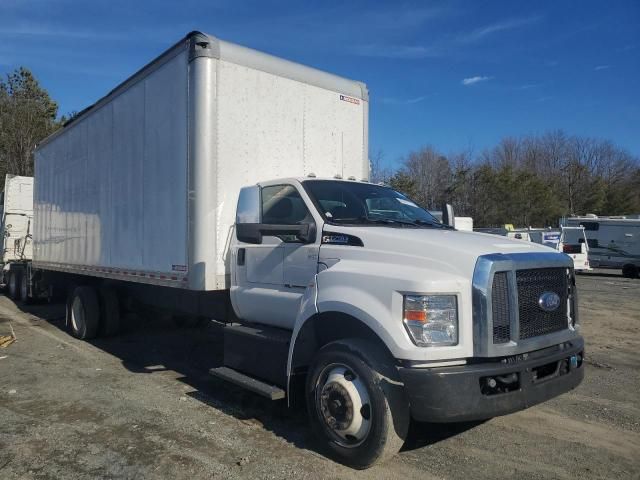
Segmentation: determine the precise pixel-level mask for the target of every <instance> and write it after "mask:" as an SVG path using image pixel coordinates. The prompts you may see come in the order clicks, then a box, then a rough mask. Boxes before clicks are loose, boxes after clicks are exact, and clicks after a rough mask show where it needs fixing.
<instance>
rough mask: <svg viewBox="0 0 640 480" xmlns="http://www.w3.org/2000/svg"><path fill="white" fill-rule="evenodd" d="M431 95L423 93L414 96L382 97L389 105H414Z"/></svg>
mask: <svg viewBox="0 0 640 480" xmlns="http://www.w3.org/2000/svg"><path fill="white" fill-rule="evenodd" d="M430 96H431V95H421V96H419V97H413V98H404V99H403V98H391V97H385V98H382V99H381V101H382V103H386V104H387V105H413V104H415V103H420V102H422V101H424V100H426V99H427V98H429V97H430Z"/></svg>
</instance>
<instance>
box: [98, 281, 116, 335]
mask: <svg viewBox="0 0 640 480" xmlns="http://www.w3.org/2000/svg"><path fill="white" fill-rule="evenodd" d="M119 331H120V301H119V300H118V294H117V293H116V292H115V290H113V289H111V288H108V287H103V288H101V289H100V327H99V328H98V333H99V335H100V336H101V337H102V336H104V337H111V336H113V335H116V334H117V333H118V332H119Z"/></svg>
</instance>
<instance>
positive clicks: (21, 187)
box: [0, 174, 33, 297]
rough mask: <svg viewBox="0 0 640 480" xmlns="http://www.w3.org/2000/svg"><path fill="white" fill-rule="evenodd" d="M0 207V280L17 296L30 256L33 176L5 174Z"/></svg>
mask: <svg viewBox="0 0 640 480" xmlns="http://www.w3.org/2000/svg"><path fill="white" fill-rule="evenodd" d="M0 209H1V211H0V218H1V219H2V223H1V224H0V235H1V236H2V258H1V259H0V263H1V264H2V278H1V279H0V280H1V282H0V283H2V285H4V286H5V287H7V288H8V290H9V295H10V296H12V297H16V296H17V294H18V289H19V288H20V286H21V284H22V282H21V278H20V274H21V273H22V272H23V271H24V268H25V266H26V265H27V263H29V262H30V261H31V258H32V246H33V244H32V241H31V237H32V229H33V177H23V176H20V175H11V174H7V175H6V176H5V180H4V190H3V191H2V194H1V195H0ZM12 271H14V272H15V273H14V274H12V273H11V272H12Z"/></svg>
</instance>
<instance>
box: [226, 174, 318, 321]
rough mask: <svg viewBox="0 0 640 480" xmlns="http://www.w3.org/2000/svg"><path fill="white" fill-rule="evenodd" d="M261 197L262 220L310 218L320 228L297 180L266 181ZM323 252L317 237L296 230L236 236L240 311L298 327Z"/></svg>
mask: <svg viewBox="0 0 640 480" xmlns="http://www.w3.org/2000/svg"><path fill="white" fill-rule="evenodd" d="M259 197H260V198H259V205H260V212H259V221H258V222H257V223H258V224H259V225H281V226H286V225H292V226H299V225H301V224H305V223H310V224H313V229H314V230H315V220H314V219H313V216H312V215H311V212H310V210H309V208H308V207H307V205H306V204H305V201H304V200H303V198H302V196H301V195H300V192H299V191H298V189H297V188H296V187H295V186H294V185H292V184H289V183H283V184H277V185H265V186H261V187H260V189H259ZM241 200H242V199H241ZM239 209H240V206H239ZM317 236H318V235H316V237H317ZM318 252H319V239H317V238H316V239H315V241H313V243H305V242H302V241H301V240H300V239H298V238H297V236H296V235H283V234H279V235H268V234H265V235H262V238H261V241H260V243H257V244H254V243H248V242H242V241H240V240H238V239H237V237H236V243H235V244H234V247H233V254H232V261H233V262H234V272H233V282H234V285H233V286H232V291H231V294H232V301H233V305H234V308H235V310H236V313H237V314H238V316H240V318H242V319H243V320H247V321H250V322H255V323H263V324H268V325H272V326H277V327H282V328H289V329H292V328H293V325H294V323H295V319H296V316H297V313H298V309H299V306H300V301H301V299H302V296H303V295H304V292H305V289H306V287H307V285H309V284H310V283H311V282H312V281H313V278H314V276H315V274H316V272H317V265H318Z"/></svg>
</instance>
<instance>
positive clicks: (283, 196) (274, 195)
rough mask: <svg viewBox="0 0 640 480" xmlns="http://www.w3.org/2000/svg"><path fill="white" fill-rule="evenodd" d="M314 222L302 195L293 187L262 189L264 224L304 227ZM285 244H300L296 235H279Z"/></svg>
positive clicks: (280, 186)
mask: <svg viewBox="0 0 640 480" xmlns="http://www.w3.org/2000/svg"><path fill="white" fill-rule="evenodd" d="M311 222H313V217H312V216H311V212H309V209H308V208H307V206H306V204H305V203H304V200H303V199H302V197H301V196H300V193H299V192H298V190H296V188H295V187H294V186H292V185H273V186H270V187H263V188H262V223H266V224H270V225H302V224H304V223H311ZM278 238H279V239H280V240H282V241H283V242H299V240H298V239H297V238H296V236H295V235H279V236H278Z"/></svg>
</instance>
